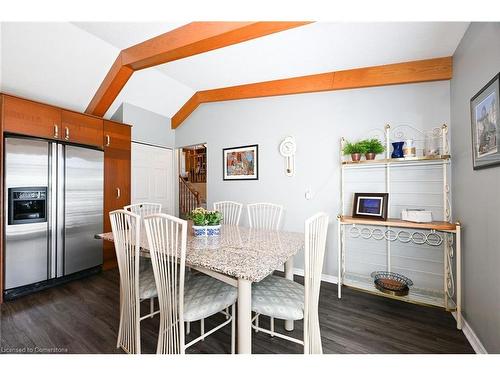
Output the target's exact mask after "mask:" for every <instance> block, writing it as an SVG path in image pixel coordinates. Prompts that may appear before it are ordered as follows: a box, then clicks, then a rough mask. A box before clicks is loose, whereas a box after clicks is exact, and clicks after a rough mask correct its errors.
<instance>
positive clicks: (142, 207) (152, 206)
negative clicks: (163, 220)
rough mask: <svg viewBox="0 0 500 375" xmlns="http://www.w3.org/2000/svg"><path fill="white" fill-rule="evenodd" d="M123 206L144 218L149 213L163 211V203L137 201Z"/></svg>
mask: <svg viewBox="0 0 500 375" xmlns="http://www.w3.org/2000/svg"><path fill="white" fill-rule="evenodd" d="M123 208H124V209H125V210H127V211H130V212H132V213H134V214H136V215H139V216H140V217H142V218H144V217H145V216H148V215H152V214H159V213H160V212H161V203H136V204H130V205H128V206H125V207H123Z"/></svg>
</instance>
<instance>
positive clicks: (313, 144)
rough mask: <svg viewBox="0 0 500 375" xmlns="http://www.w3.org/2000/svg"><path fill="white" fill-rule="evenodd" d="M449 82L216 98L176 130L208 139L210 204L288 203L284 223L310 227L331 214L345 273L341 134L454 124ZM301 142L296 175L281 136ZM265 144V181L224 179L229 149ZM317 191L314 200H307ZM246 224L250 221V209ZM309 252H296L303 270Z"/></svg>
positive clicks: (183, 138)
mask: <svg viewBox="0 0 500 375" xmlns="http://www.w3.org/2000/svg"><path fill="white" fill-rule="evenodd" d="M449 90H450V85H449V82H434V83H423V84H413V85H398V86H388V87H378V88H367V89H358V90H344V91H335V92H327V93H314V94H304V95H290V96H282V97H271V98H262V99H251V100H239V101H229V102H220V103H210V104H204V105H202V106H200V107H199V108H198V109H197V110H196V111H195V112H193V113H192V114H191V115H190V116H189V118H188V119H187V120H186V121H185V122H184V123H183V124H182V126H181V127H179V128H178V129H177V130H176V136H175V141H176V146H177V147H180V146H186V145H192V144H198V143H207V145H208V155H207V159H208V160H207V162H208V166H207V169H208V177H207V180H208V181H207V183H208V186H207V194H208V205H209V207H210V206H211V205H212V203H213V202H214V201H218V200H235V201H240V202H242V203H245V204H247V203H254V202H275V203H279V204H282V205H284V206H285V210H286V211H285V215H284V228H285V229H287V230H293V231H303V225H304V220H305V219H306V218H307V217H309V216H310V215H312V214H314V213H316V212H318V211H325V212H328V213H329V214H330V221H331V224H330V228H329V235H328V248H327V255H326V260H325V269H324V272H325V273H326V274H328V275H333V276H336V275H337V263H336V262H337V260H336V259H337V258H336V252H337V249H336V242H335V241H336V226H335V225H334V222H335V217H336V215H337V214H338V213H339V210H340V208H339V177H340V173H339V171H340V168H339V140H340V137H341V136H345V137H347V138H348V139H357V138H362V137H363V136H365V132H366V131H367V130H369V129H373V128H378V129H383V127H384V124H386V123H390V124H392V125H397V124H403V123H404V124H409V125H413V126H415V127H416V128H431V127H434V126H439V125H440V124H442V123H449V119H450V112H449V103H450V102H449V100H450V97H449ZM287 135H293V136H294V137H295V138H296V141H297V154H296V174H295V176H294V177H291V178H290V177H286V176H285V174H284V159H283V158H282V157H281V155H280V154H279V152H278V145H279V143H280V141H281V140H282V139H283V138H284V137H285V136H287ZM255 143H257V144H258V145H259V162H260V166H259V180H258V181H223V180H222V149H223V148H225V147H233V146H241V145H248V144H255ZM309 188H310V189H311V190H312V193H313V199H311V200H306V199H305V196H304V194H305V191H306V190H307V189H309ZM242 224H243V225H246V224H247V218H246V212H245V213H244V216H243V223H242ZM302 264H303V255H302V254H299V256H297V258H296V267H299V268H302Z"/></svg>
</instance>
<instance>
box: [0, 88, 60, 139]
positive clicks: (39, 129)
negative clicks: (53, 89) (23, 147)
mask: <svg viewBox="0 0 500 375" xmlns="http://www.w3.org/2000/svg"><path fill="white" fill-rule="evenodd" d="M3 127H4V129H3V130H4V131H5V132H10V133H16V134H23V135H31V136H34V137H41V138H50V139H58V140H59V139H61V110H60V109H59V108H56V107H52V106H50V105H46V104H40V103H36V102H32V101H30V100H25V99H20V98H16V97H12V96H8V95H4V96H3Z"/></svg>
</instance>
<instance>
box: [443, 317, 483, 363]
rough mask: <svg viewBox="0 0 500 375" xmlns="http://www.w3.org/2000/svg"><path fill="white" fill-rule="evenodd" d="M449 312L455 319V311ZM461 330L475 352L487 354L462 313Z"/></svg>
mask: <svg viewBox="0 0 500 375" xmlns="http://www.w3.org/2000/svg"><path fill="white" fill-rule="evenodd" d="M451 314H452V315H453V317H454V318H455V319H457V313H456V312H452V313H451ZM462 332H463V333H464V335H465V337H466V338H467V340H468V341H469V343H470V346H472V349H474V351H475V352H476V354H488V352H487V351H486V349H485V347H484V346H483V344H482V343H481V340H479V337H477V335H476V333H475V332H474V331H473V330H472V328H471V326H470V325H469V323H467V320H465V319H464V317H463V315H462Z"/></svg>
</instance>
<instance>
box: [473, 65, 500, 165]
mask: <svg viewBox="0 0 500 375" xmlns="http://www.w3.org/2000/svg"><path fill="white" fill-rule="evenodd" d="M499 77H500V73H499V74H497V75H496V76H495V77H494V78H493V79H492V80H491V81H490V82H488V83H487V84H486V86H484V87H483V88H482V89H481V91H479V92H478V93H477V94H476V95H474V96H473V97H472V99H471V100H470V113H471V128H472V166H473V168H474V169H480V168H486V167H491V166H493V165H498V164H500V116H499V113H498V112H499V108H500V106H499V94H500V89H499Z"/></svg>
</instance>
